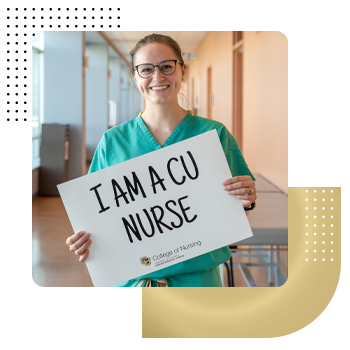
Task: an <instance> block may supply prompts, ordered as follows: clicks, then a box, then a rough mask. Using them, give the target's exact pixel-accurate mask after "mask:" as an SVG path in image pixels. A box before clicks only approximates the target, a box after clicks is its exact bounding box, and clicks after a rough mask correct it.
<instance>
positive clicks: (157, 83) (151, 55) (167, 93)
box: [132, 43, 186, 104]
mask: <svg viewBox="0 0 350 350" xmlns="http://www.w3.org/2000/svg"><path fill="white" fill-rule="evenodd" d="M166 60H178V58H177V57H176V55H175V53H174V52H173V50H172V49H171V48H170V47H168V46H167V45H164V44H159V43H152V44H148V45H146V46H143V47H141V48H140V49H138V50H137V52H136V54H135V57H134V65H135V66H137V65H139V64H144V63H152V64H153V65H155V66H156V65H158V64H159V63H160V62H162V61H166ZM185 71H186V66H181V65H180V63H179V62H177V63H176V70H175V72H174V73H173V74H171V75H164V74H163V73H161V72H160V71H159V69H158V67H156V68H155V70H154V73H153V75H152V76H151V77H150V78H146V79H144V78H141V77H140V76H139V75H138V73H137V71H136V70H135V71H134V73H133V74H132V77H133V79H134V80H135V82H136V84H137V87H138V89H139V91H140V93H141V94H142V96H143V97H144V98H145V99H146V100H147V101H149V102H150V103H152V104H166V103H169V102H175V101H176V103H177V94H178V93H179V91H180V88H181V81H182V77H183V75H184V74H185ZM155 87H157V89H154V88H155Z"/></svg>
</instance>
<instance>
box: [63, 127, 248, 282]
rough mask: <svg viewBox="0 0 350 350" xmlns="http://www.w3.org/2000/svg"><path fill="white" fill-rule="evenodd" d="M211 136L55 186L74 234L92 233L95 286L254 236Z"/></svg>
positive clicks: (90, 264) (91, 262)
mask: <svg viewBox="0 0 350 350" xmlns="http://www.w3.org/2000/svg"><path fill="white" fill-rule="evenodd" d="M231 177H232V175H231V171H230V169H229V166H228V164H227V160H226V157H225V154H224V152H223V149H222V146H221V144H220V140H219V137H218V135H217V131H216V130H212V131H209V132H206V133H204V134H201V135H199V136H196V137H192V138H190V139H187V140H185V141H182V142H179V143H176V144H174V145H171V146H168V147H165V148H162V149H160V150H157V151H154V152H151V153H148V154H145V155H143V156H140V157H137V158H134V159H131V160H128V161H125V162H123V163H120V164H117V165H114V166H111V167H109V168H106V169H103V170H101V171H98V172H95V173H92V174H89V175H86V176H83V177H80V178H78V179H75V180H72V181H68V182H66V183H64V184H61V185H58V190H59V192H60V195H61V197H62V200H63V203H64V206H65V208H66V211H67V213H68V216H69V219H70V221H71V224H72V227H73V230H74V232H79V231H81V230H83V231H86V232H89V233H91V239H92V241H93V242H92V244H91V246H90V248H89V250H90V253H89V257H88V259H87V260H86V265H87V267H88V270H89V273H90V275H91V279H92V282H93V283H94V285H95V286H98V287H99V286H113V285H115V284H118V283H121V282H124V281H127V280H130V279H132V278H135V277H138V276H142V275H145V274H147V273H150V272H153V271H156V270H159V269H162V268H165V267H168V266H171V265H173V264H177V263H179V262H181V261H184V260H187V259H191V258H193V257H195V256H198V255H202V254H204V253H207V252H210V251H212V250H215V249H218V248H221V247H223V246H226V245H228V244H232V243H234V242H238V241H241V240H242V239H245V238H248V237H250V236H252V231H251V229H250V226H249V223H248V220H247V218H246V215H245V212H244V209H243V207H242V203H241V201H240V200H238V199H236V198H234V197H233V196H230V195H228V193H227V191H225V190H224V186H223V185H222V183H223V182H224V181H225V180H227V179H229V178H231Z"/></svg>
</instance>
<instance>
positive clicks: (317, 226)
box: [304, 188, 339, 262]
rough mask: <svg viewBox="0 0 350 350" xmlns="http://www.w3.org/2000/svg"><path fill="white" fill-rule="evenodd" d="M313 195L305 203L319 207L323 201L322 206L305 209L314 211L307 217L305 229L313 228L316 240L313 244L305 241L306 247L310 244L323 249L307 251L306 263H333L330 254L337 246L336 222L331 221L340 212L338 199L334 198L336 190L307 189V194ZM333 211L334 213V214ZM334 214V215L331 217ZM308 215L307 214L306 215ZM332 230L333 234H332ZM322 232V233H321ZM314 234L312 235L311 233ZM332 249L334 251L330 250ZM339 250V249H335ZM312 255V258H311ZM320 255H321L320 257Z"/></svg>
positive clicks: (306, 233)
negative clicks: (337, 211) (312, 203)
mask: <svg viewBox="0 0 350 350" xmlns="http://www.w3.org/2000/svg"><path fill="white" fill-rule="evenodd" d="M309 193H313V197H312V198H311V199H310V196H309V198H306V197H305V201H306V202H309V201H312V202H314V204H316V205H317V202H318V201H321V203H322V206H319V207H318V206H317V207H316V206H314V207H312V208H309V207H305V210H309V209H313V212H312V214H315V215H312V216H309V215H305V219H304V220H305V228H307V227H313V230H314V232H313V237H314V240H313V241H312V242H309V241H305V244H306V245H309V244H310V243H311V244H313V245H312V247H314V248H317V245H318V244H321V246H320V248H322V249H312V250H309V249H305V255H306V256H305V257H304V259H305V261H311V262H318V261H322V262H327V261H328V262H331V261H333V260H336V259H334V257H331V256H330V254H331V253H333V252H334V249H333V246H336V239H335V236H334V234H333V233H334V231H333V228H334V227H336V225H334V221H330V220H331V219H333V218H334V211H336V210H338V209H339V208H337V207H336V206H337V199H336V198H334V195H335V193H334V190H331V189H329V188H324V189H322V188H321V189H306V190H305V194H306V195H307V194H309ZM332 211H333V212H332ZM331 213H332V215H330V214H331ZM305 214H307V212H306V213H305ZM331 228H332V231H333V232H330V230H331ZM321 230H322V231H321ZM304 233H305V235H306V236H308V232H305V231H304ZM310 234H312V233H310ZM331 247H332V249H330V248H331ZM335 248H337V247H335ZM310 254H311V256H310ZM319 254H321V255H320V256H319Z"/></svg>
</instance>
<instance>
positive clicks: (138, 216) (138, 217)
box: [136, 209, 156, 237]
mask: <svg viewBox="0 0 350 350" xmlns="http://www.w3.org/2000/svg"><path fill="white" fill-rule="evenodd" d="M143 211H144V213H145V215H146V216H147V219H148V222H149V224H150V226H151V229H152V233H151V234H148V233H147V231H146V230H145V229H144V227H143V225H142V222H141V219H140V215H139V214H136V217H137V220H138V222H139V225H140V227H141V230H142V231H143V233H144V234H145V235H146V236H147V237H152V236H153V235H154V233H155V231H156V230H155V229H154V225H153V222H152V219H151V218H150V216H149V214H148V211H147V210H146V209H143Z"/></svg>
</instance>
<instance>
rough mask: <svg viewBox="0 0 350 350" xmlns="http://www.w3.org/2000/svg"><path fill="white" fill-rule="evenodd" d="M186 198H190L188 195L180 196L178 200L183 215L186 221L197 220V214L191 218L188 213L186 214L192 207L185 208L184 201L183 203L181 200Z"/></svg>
mask: <svg viewBox="0 0 350 350" xmlns="http://www.w3.org/2000/svg"><path fill="white" fill-rule="evenodd" d="M186 198H188V196H185V197H181V198H179V200H178V202H179V206H180V208H181V211H182V214H183V216H184V218H185V220H186V222H192V221H194V220H196V218H197V215H195V216H194V217H193V218H192V219H191V220H190V219H189V218H188V217H187V215H186V210H189V209H191V208H190V207H187V208H184V207H183V206H182V203H181V201H182V200H183V199H186Z"/></svg>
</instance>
